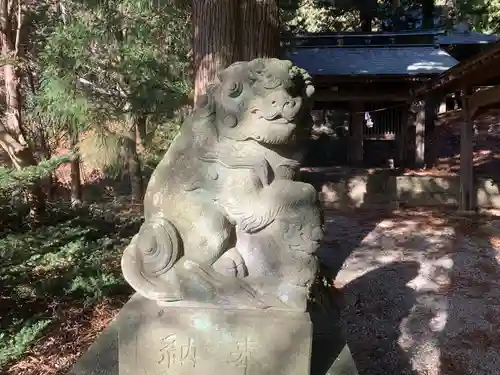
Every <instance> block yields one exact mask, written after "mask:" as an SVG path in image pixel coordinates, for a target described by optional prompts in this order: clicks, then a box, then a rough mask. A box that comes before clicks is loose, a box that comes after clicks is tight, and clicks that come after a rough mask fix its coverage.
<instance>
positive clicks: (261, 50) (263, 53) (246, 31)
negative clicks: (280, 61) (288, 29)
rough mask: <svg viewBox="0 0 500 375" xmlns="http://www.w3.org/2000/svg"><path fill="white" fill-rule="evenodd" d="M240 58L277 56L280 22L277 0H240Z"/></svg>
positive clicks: (278, 53)
mask: <svg viewBox="0 0 500 375" xmlns="http://www.w3.org/2000/svg"><path fill="white" fill-rule="evenodd" d="M240 3H241V16H240V26H239V27H240V35H241V38H242V39H241V41H240V43H239V44H240V45H241V46H242V50H241V58H242V60H252V59H255V58H257V57H279V55H280V29H279V27H280V24H279V4H278V3H279V2H278V1H277V0H241V1H240Z"/></svg>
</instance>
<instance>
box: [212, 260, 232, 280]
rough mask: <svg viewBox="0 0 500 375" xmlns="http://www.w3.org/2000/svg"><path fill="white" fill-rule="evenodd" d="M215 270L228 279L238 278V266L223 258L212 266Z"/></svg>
mask: <svg viewBox="0 0 500 375" xmlns="http://www.w3.org/2000/svg"><path fill="white" fill-rule="evenodd" d="M212 267H213V268H214V270H215V271H216V272H218V273H220V274H221V275H222V276H226V277H235V278H236V277H238V266H237V265H236V263H235V262H234V260H232V259H229V258H226V257H221V258H219V259H217V261H216V262H215V263H214V264H213V265H212Z"/></svg>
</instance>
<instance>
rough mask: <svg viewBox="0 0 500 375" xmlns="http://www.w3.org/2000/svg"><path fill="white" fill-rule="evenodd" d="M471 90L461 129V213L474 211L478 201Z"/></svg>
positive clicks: (465, 101)
mask: <svg viewBox="0 0 500 375" xmlns="http://www.w3.org/2000/svg"><path fill="white" fill-rule="evenodd" d="M470 94H471V90H466V91H465V95H464V96H462V108H463V121H462V127H461V129H460V202H459V209H460V211H472V210H474V209H475V208H476V207H475V203H476V199H475V194H476V192H475V190H474V165H473V153H472V151H473V148H472V140H473V122H472V116H471V111H470V106H469V95H470Z"/></svg>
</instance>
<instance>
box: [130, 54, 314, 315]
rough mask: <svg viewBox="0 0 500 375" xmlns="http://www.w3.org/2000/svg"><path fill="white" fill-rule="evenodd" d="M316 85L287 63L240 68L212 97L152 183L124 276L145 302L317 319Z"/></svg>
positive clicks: (259, 62) (223, 77)
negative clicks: (298, 313)
mask: <svg viewBox="0 0 500 375" xmlns="http://www.w3.org/2000/svg"><path fill="white" fill-rule="evenodd" d="M313 92H314V87H313V86H312V85H311V80H310V76H309V75H308V74H307V73H306V72H304V71H303V70H301V69H299V68H297V67H295V66H293V65H292V63H291V62H290V61H284V60H278V59H256V60H252V61H249V62H238V63H234V64H232V65H231V66H229V67H228V68H227V69H225V70H224V71H223V72H221V74H220V76H219V81H218V82H216V83H214V84H213V85H211V86H210V87H209V88H208V89H207V93H206V98H205V99H206V102H205V105H204V106H203V107H202V108H199V109H197V110H196V111H195V112H194V114H193V116H192V117H191V118H189V119H188V120H187V121H186V122H185V123H184V125H183V126H182V128H181V130H180V132H179V134H178V136H177V137H176V138H175V139H174V141H173V142H172V144H171V145H170V147H169V149H168V151H167V153H166V154H165V156H164V158H163V159H162V161H161V162H160V163H159V165H158V166H157V168H156V170H155V171H154V173H153V174H152V176H151V179H150V181H149V185H148V188H147V191H146V195H145V198H144V216H145V222H144V223H143V225H142V227H141V229H140V231H139V233H138V234H137V235H136V236H135V237H134V238H133V240H132V241H131V243H130V245H129V246H128V247H127V248H126V249H125V251H124V254H123V258H122V270H123V274H124V276H125V279H126V280H127V281H128V283H129V284H130V285H131V286H132V287H133V288H134V289H135V290H136V291H138V292H139V293H140V294H141V295H143V296H144V297H146V298H148V299H151V300H155V301H159V302H162V303H165V302H166V303H170V302H175V301H195V302H197V303H198V302H202V303H206V302H209V303H212V304H216V305H219V306H226V307H228V308H241V307H246V308H265V307H277V308H290V309H296V310H302V311H305V308H306V305H307V295H308V290H309V288H310V286H311V284H312V282H313V281H314V279H315V274H316V270H317V259H316V257H315V251H316V250H317V249H318V246H319V243H320V241H321V240H322V238H323V230H322V213H321V210H320V208H319V201H318V196H317V192H316V191H315V189H314V188H313V187H312V186H311V185H309V184H306V183H304V182H299V181H295V175H296V172H297V171H298V169H299V167H300V161H301V159H302V154H303V151H304V148H305V146H306V143H305V141H306V140H307V139H308V138H309V134H310V131H311V127H312V119H311V115H310V112H309V106H308V104H309V98H310V97H311V95H312V93H313Z"/></svg>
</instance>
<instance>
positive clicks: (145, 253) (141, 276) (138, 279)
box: [121, 217, 183, 301]
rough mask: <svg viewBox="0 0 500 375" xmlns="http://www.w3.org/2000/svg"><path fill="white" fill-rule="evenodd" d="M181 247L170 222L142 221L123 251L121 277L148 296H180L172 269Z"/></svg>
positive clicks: (166, 298)
mask: <svg viewBox="0 0 500 375" xmlns="http://www.w3.org/2000/svg"><path fill="white" fill-rule="evenodd" d="M181 246H182V245H181V243H180V239H179V235H178V233H177V230H176V229H175V227H174V225H173V224H172V223H171V222H170V221H168V220H166V219H163V218H161V217H152V218H150V219H149V220H146V222H144V224H142V226H141V229H140V230H139V233H137V234H136V235H135V236H134V238H133V239H132V241H131V242H130V244H129V245H128V246H127V248H126V249H125V251H124V253H123V256H122V261H121V267H122V272H123V276H124V277H125V280H126V281H127V282H128V283H129V284H130V285H131V286H132V287H133V288H134V289H135V290H136V291H137V292H139V294H141V295H143V296H144V297H146V298H149V299H153V300H158V301H178V300H181V299H183V295H182V292H181V290H180V287H179V281H178V280H177V277H176V274H175V272H174V270H172V267H173V266H174V264H175V263H176V262H177V260H178V259H179V257H180V256H181Z"/></svg>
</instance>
